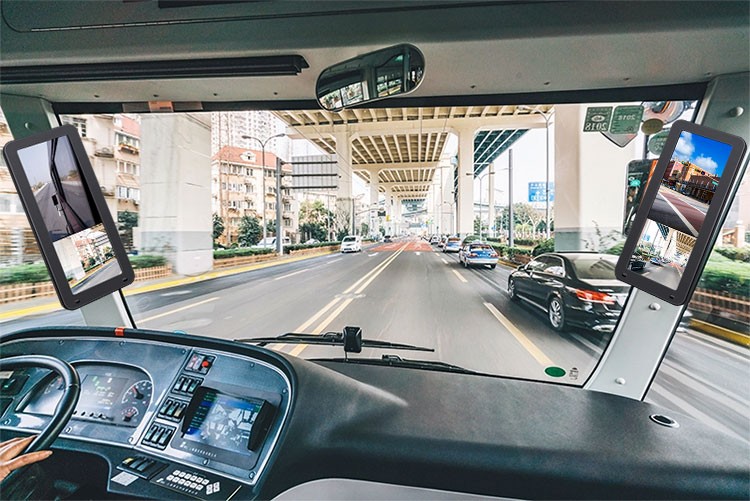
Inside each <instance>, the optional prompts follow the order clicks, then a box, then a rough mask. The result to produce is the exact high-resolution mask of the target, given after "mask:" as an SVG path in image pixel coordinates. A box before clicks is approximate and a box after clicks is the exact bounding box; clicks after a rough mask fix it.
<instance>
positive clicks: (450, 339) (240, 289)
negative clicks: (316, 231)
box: [0, 240, 750, 441]
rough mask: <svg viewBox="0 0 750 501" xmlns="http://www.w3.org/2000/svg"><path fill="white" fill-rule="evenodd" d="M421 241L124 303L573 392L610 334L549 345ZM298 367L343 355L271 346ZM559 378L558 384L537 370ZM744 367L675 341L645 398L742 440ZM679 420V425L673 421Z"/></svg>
mask: <svg viewBox="0 0 750 501" xmlns="http://www.w3.org/2000/svg"><path fill="white" fill-rule="evenodd" d="M435 250H436V249H435V248H434V247H433V246H430V245H429V244H427V243H426V242H424V241H418V240H397V241H395V242H393V243H391V244H380V245H376V246H371V247H369V248H365V250H364V251H363V252H361V253H356V254H347V255H339V254H333V255H329V256H323V257H318V258H313V259H307V260H303V261H298V262H294V263H288V264H283V265H279V266H273V267H268V268H264V269H259V270H255V271H251V272H246V273H242V274H237V275H232V276H227V277H222V278H218V279H213V280H208V281H203V282H196V283H192V284H187V285H183V286H179V287H172V288H169V289H163V290H159V291H154V292H150V293H144V294H138V295H136V296H130V297H128V303H129V305H130V307H131V309H132V310H133V312H134V316H135V319H136V322H137V324H138V326H139V327H146V328H153V329H162V330H180V331H186V332H190V333H195V334H202V335H207V336H213V337H220V338H226V339H238V338H251V337H260V336H264V337H265V336H276V335H280V334H283V333H286V332H307V333H323V332H326V331H341V330H342V329H343V327H344V326H346V325H356V326H359V327H361V328H362V331H363V337H364V338H365V339H377V340H385V341H393V342H399V343H408V344H414V345H419V346H425V347H430V348H434V349H435V352H418V351H412V350H394V349H385V350H381V349H365V350H364V351H363V353H362V354H360V355H358V356H372V357H380V356H381V355H382V354H389V355H399V356H401V357H403V358H410V359H425V360H439V361H443V362H447V363H450V364H455V365H458V366H461V367H464V368H467V369H470V370H474V371H479V372H485V373H492V374H499V375H507V376H513V377H522V378H529V379H534V380H541V381H555V382H558V383H564V384H581V383H582V382H583V381H584V380H585V379H586V378H587V377H588V375H589V374H590V373H591V371H592V370H593V368H594V365H595V363H596V362H597V360H598V357H599V355H600V354H601V352H602V350H603V349H604V348H605V346H606V344H607V342H608V341H609V334H600V333H592V332H584V331H581V330H574V331H572V332H568V333H564V334H558V333H556V332H555V331H553V330H551V329H550V328H549V327H548V326H547V323H546V321H547V320H546V316H545V315H544V314H543V313H542V312H541V311H539V310H537V309H535V308H534V307H532V306H528V305H526V304H524V303H515V302H511V301H510V299H509V298H508V296H507V293H506V292H505V286H506V283H507V278H508V274H509V273H510V270H508V269H506V268H503V267H501V266H499V267H497V268H496V269H495V270H490V269H489V268H486V267H482V268H472V269H468V270H467V269H464V268H463V267H462V266H460V265H459V264H458V259H457V255H455V254H443V253H442V252H435ZM53 324H64V325H75V324H82V318H81V317H80V314H79V313H77V312H67V311H66V312H56V313H52V314H47V315H43V316H39V317H36V318H34V317H26V318H22V319H18V320H12V321H10V322H6V323H3V324H0V331H3V332H5V331H6V329H7V330H8V331H10V330H15V329H17V328H22V327H29V326H41V325H53ZM270 347H271V348H272V349H279V350H283V351H285V352H287V353H292V354H294V355H298V356H301V357H304V358H333V357H336V358H339V357H343V355H344V353H343V349H342V348H341V347H328V346H305V345H270ZM549 366H557V367H561V368H563V369H564V370H565V372H566V375H565V376H564V377H562V378H558V379H555V378H551V377H550V376H547V375H546V374H545V372H544V369H545V368H546V367H549ZM749 375H750V356H749V355H748V351H747V350H746V349H744V348H741V347H738V346H735V345H731V344H728V343H724V342H723V341H720V340H716V339H714V338H710V337H708V336H704V335H702V334H698V333H695V332H692V331H688V332H686V333H678V334H677V336H676V337H675V341H674V342H673V346H672V347H671V348H670V350H669V351H668V353H667V356H666V358H665V362H664V364H663V366H662V370H661V371H660V373H659V376H658V377H657V379H656V381H655V383H654V385H653V386H652V390H651V392H650V393H649V395H648V399H649V400H652V401H654V402H655V403H658V404H661V405H664V406H665V407H667V408H669V409H672V410H675V411H677V413H682V414H687V415H692V416H694V417H696V418H698V419H703V420H704V421H706V422H707V423H708V424H710V425H711V426H714V427H716V428H718V429H721V430H722V431H724V432H726V433H729V434H731V435H733V436H736V437H741V438H743V439H745V440H748V441H750V421H749V420H748V418H747V416H748V415H750V394H749V393H750V392H748V390H747V380H748V376H749ZM677 415H679V414H677Z"/></svg>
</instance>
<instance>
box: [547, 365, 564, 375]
mask: <svg viewBox="0 0 750 501" xmlns="http://www.w3.org/2000/svg"><path fill="white" fill-rule="evenodd" d="M544 373H545V374H547V375H548V376H551V377H563V376H564V375H565V369H563V368H562V367H547V368H546V369H544Z"/></svg>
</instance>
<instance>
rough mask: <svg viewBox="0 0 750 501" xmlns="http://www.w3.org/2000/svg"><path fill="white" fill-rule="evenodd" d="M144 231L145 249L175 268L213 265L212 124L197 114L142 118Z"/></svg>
mask: <svg viewBox="0 0 750 501" xmlns="http://www.w3.org/2000/svg"><path fill="white" fill-rule="evenodd" d="M141 137H147V138H149V140H148V141H143V143H142V144H143V148H142V150H141V200H142V201H143V203H142V204H141V208H140V221H139V226H140V233H141V250H142V252H143V253H144V254H148V253H155V254H161V255H163V256H166V257H167V259H168V260H169V261H170V262H171V264H172V266H173V268H174V270H175V272H177V273H178V274H180V275H197V274H200V273H203V272H205V271H208V270H210V269H211V268H212V267H213V242H212V229H213V224H212V221H211V124H210V122H207V121H206V120H205V119H204V118H203V117H201V116H198V115H143V117H142V118H141Z"/></svg>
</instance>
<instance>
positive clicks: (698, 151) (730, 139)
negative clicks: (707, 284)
mask: <svg viewBox="0 0 750 501" xmlns="http://www.w3.org/2000/svg"><path fill="white" fill-rule="evenodd" d="M745 148H746V145H745V142H744V141H743V140H742V138H740V137H737V136H732V135H730V134H726V133H724V132H721V131H717V130H714V129H709V128H707V127H703V126H700V125H696V124H694V123H691V122H685V121H677V122H675V123H674V124H673V125H672V128H671V130H670V133H669V137H668V138H667V142H666V144H665V145H664V150H663V151H662V154H661V156H660V157H659V161H658V163H657V165H656V168H655V169H654V173H653V175H652V176H651V181H650V182H649V184H648V186H647V187H646V193H645V194H644V197H643V200H642V202H641V204H640V207H639V209H638V212H637V214H636V217H635V221H634V222H633V226H632V227H631V228H630V231H629V232H628V239H627V241H626V242H625V247H624V249H623V252H622V255H621V256H620V259H619V261H618V263H617V267H616V273H617V277H618V278H619V279H620V280H621V281H623V282H625V283H628V284H630V285H633V286H635V287H638V288H639V289H641V290H644V291H646V292H649V293H650V294H653V295H654V296H656V297H658V298H661V299H663V300H665V301H667V302H669V303H672V304H676V305H680V304H685V303H686V302H687V301H688V299H689V297H690V294H691V293H692V291H693V289H694V288H695V284H696V282H697V280H698V272H699V269H700V265H701V263H703V262H704V261H705V259H706V257H707V256H706V253H707V252H709V251H710V249H709V245H710V242H712V241H713V238H714V237H715V235H716V232H717V231H719V227H718V223H719V221H720V219H721V217H722V215H723V214H724V213H725V212H726V209H727V205H728V203H729V195H730V188H731V187H732V185H733V180H734V179H735V177H736V176H737V174H738V171H739V167H740V162H741V161H742V158H743V156H744V153H745Z"/></svg>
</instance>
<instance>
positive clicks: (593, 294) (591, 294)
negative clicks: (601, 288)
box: [575, 289, 615, 304]
mask: <svg viewBox="0 0 750 501" xmlns="http://www.w3.org/2000/svg"><path fill="white" fill-rule="evenodd" d="M575 293H576V296H577V297H578V299H580V300H581V301H590V302H592V303H604V304H615V298H614V297H612V296H610V295H609V294H607V293H605V292H598V291H587V290H584V289H575Z"/></svg>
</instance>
